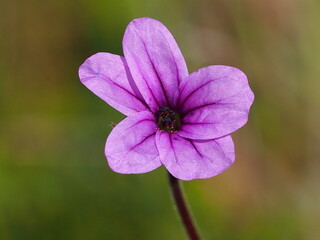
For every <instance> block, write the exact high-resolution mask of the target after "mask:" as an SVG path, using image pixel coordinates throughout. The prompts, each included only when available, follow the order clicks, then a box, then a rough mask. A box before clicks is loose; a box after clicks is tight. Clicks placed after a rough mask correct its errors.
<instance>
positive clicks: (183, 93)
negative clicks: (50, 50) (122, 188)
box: [79, 18, 254, 180]
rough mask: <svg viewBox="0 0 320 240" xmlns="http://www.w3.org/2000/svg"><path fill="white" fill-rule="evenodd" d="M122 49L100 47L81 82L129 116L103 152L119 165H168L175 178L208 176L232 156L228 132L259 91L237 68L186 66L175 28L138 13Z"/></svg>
mask: <svg viewBox="0 0 320 240" xmlns="http://www.w3.org/2000/svg"><path fill="white" fill-rule="evenodd" d="M123 51H124V57H121V56H118V55H113V54H110V53H97V54H95V55H93V56H91V57H90V58H88V59H87V60H86V61H85V62H84V63H83V64H82V65H81V67H80V69H79V76H80V79H81V82H82V83H83V84H84V85H85V86H86V87H87V88H89V89H90V90H91V91H92V92H93V93H94V94H96V95H97V96H98V97H100V98H101V99H102V100H104V101H105V102H107V103H108V104H109V105H111V106H112V107H113V108H115V109H117V110H118V111H120V112H121V113H123V114H124V115H126V116H127V117H126V118H125V119H124V120H123V121H122V122H120V123H119V124H117V125H116V127H115V128H114V129H113V130H112V132H111V133H110V135H109V137H108V139H107V142H106V147H105V154H106V157H107V160H108V163H109V166H110V167H111V169H113V170H114V171H115V172H119V173H145V172H148V171H152V170H154V169H156V168H158V167H159V166H161V165H164V166H165V167H166V168H167V170H168V171H169V172H170V173H171V174H172V175H173V176H175V177H176V178H179V179H182V180H191V179H197V178H209V177H212V176H215V175H217V174H219V173H221V172H222V171H224V170H225V169H227V168H228V167H229V166H230V165H231V164H232V163H233V162H234V158H235V156H234V144H233V141H232V138H231V136H230V134H231V133H232V132H234V131H235V130H237V129H239V128H240V127H242V126H243V125H244V124H245V123H246V122H247V120H248V112H249V108H250V106H251V104H252V102H253V99H254V95H253V93H252V91H251V89H250V87H249V85H248V81H247V77H246V75H245V74H244V73H243V72H241V71H240V70H239V69H237V68H233V67H228V66H220V65H216V66H208V67H205V68H202V69H200V70H198V71H196V72H194V73H191V74H190V75H189V74H188V70H187V66H186V63H185V60H184V58H183V56H182V54H181V52H180V49H179V47H178V45H177V43H176V42H175V40H174V38H173V36H172V35H171V34H170V32H169V31H168V29H167V28H166V27H165V26H164V25H163V24H162V23H160V22H159V21H157V20H154V19H151V18H139V19H135V20H133V21H132V22H130V23H129V25H128V27H127V29H126V31H125V34H124V37H123Z"/></svg>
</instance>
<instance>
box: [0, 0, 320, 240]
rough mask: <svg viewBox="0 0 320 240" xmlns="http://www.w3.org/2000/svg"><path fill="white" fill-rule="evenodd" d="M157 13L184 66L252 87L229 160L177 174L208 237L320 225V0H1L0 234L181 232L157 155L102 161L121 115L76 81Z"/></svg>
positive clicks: (170, 235) (305, 235) (306, 230)
mask: <svg viewBox="0 0 320 240" xmlns="http://www.w3.org/2000/svg"><path fill="white" fill-rule="evenodd" d="M142 16H149V17H153V18H156V19H158V20H160V21H162V22H163V23H164V24H165V25H166V26H167V27H168V28H169V29H170V30H171V32H172V33H173V35H174V36H175V38H176V40H177V42H178V43H179V45H180V47H181V50H182V52H183V54H184V56H185V58H186V61H187V64H188V66H189V70H190V72H192V71H194V70H196V69H198V68H201V67H204V66H206V65H211V64H225V65H231V66H235V67H238V68H240V69H242V70H243V71H244V72H245V73H246V74H247V75H248V77H249V82H250V84H251V86H252V88H253V90H254V92H255V96H256V99H255V103H254V105H253V110H252V112H251V115H250V120H249V122H248V124H247V125H246V126H245V127H244V128H242V129H241V130H239V131H238V132H237V133H235V134H234V135H233V136H234V140H235V143H236V151H237V155H236V159H237V160H236V163H235V164H234V165H233V166H232V167H231V168H230V169H229V170H227V171H226V172H224V173H223V174H221V175H219V176H217V177H215V178H212V179H206V180H196V181H191V182H185V183H184V186H185V190H186V194H187V197H188V199H189V202H190V205H191V207H192V209H193V212H194V215H195V217H196V219H197V220H198V225H199V227H200V229H201V231H202V233H203V236H204V237H205V239H220V240H227V239H230V240H235V239H236V240H238V239H239V240H241V239H243V240H250V239H252V240H253V239H260V240H264V239H266V240H269V239H292V240H294V239H297V240H298V239H303V240H317V239H318V238H319V236H320V231H319V228H318V219H319V218H320V211H319V207H318V203H319V201H320V190H319V187H318V183H319V180H320V174H319V170H320V163H319V145H320V144H319V143H320V141H319V140H320V131H319V130H320V128H319V122H320V106H319V105H320V94H319V93H320V81H319V76H320V68H319V67H318V65H319V62H320V61H319V60H320V59H319V58H320V57H319V52H320V49H319V48H320V44H319V42H320V31H319V30H318V25H317V23H318V22H319V20H320V17H319V16H320V2H319V1H316V0H306V1H299V0H293V1H289V0H271V1H262V0H261V1H260V0H257V1H256V0H234V1H233V0H227V1H225V0H213V1H211V0H200V1H199V0H197V1H196V0H184V1H183V0H174V1H172V0H171V1H169V0H164V1H160V0H154V1H147V0H135V1H133V0H119V1H111V0H93V1H84V0H79V1H76V0H68V1H63V0H57V1H48V0H44V1H40V0H28V1H23V0H1V1H0V54H1V58H0V78H1V81H0V108H1V115H0V116H1V117H0V239H4V240H11V239H14V240H16V239H17V240H20V239H23V240H25V239H48V240H49V239H68V240H69V239H77V240H81V239H94V240H98V239H115V240H116V239H139V240H140V239H153V240H157V239H159V240H160V239H175V240H179V239H184V238H185V236H184V233H183V230H182V227H181V224H180V223H179V221H178V218H177V216H176V213H175V211H174V208H173V207H172V202H171V199H170V195H169V191H168V186H167V179H166V172H165V170H164V169H163V168H160V169H158V170H156V171H153V172H151V173H148V174H143V175H119V174H116V173H113V172H112V171H111V170H110V169H109V168H108V167H107V164H106V161H105V157H104V153H103V151H104V144H105V139H106V137H107V135H108V133H109V132H110V130H111V127H110V123H111V122H118V121H120V120H121V119H122V118H123V116H121V115H120V114H119V113H118V112H117V111H115V110H113V109H112V108H110V107H109V106H107V104H105V103H104V102H103V101H101V100H100V99H98V98H97V97H96V96H94V95H93V94H92V93H90V92H89V91H88V90H87V89H86V88H85V87H83V86H82V85H81V84H80V82H79V80H78V76H77V71H78V67H79V66H80V64H81V63H82V62H83V61H84V60H85V59H86V58H87V57H89V56H90V55H92V54H94V53H96V52H99V51H105V52H112V53H115V54H122V46H121V40H122V35H123V32H124V30H125V27H126V25H127V24H128V23H129V21H130V20H132V19H133V18H137V17H142Z"/></svg>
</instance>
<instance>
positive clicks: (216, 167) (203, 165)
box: [156, 131, 234, 180]
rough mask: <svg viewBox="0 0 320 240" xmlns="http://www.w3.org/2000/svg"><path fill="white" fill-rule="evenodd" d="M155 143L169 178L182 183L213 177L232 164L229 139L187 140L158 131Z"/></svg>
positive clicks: (232, 149)
mask: <svg viewBox="0 0 320 240" xmlns="http://www.w3.org/2000/svg"><path fill="white" fill-rule="evenodd" d="M156 143H157V148H158V150H159V154H160V160H161V162H162V163H163V165H165V167H166V168H167V169H168V171H169V172H170V173H171V174H172V175H173V176H175V177H176V178H179V179H182V180H192V179H198V178H210V177H213V176H215V175H217V174H219V173H221V172H223V171H224V170H226V169H227V168H228V167H229V166H230V165H231V164H232V163H233V162H234V144H233V141H232V138H231V136H226V137H223V138H219V139H213V140H191V139H186V138H182V137H179V136H178V135H177V134H170V133H167V132H160V131H158V132H157V135H156Z"/></svg>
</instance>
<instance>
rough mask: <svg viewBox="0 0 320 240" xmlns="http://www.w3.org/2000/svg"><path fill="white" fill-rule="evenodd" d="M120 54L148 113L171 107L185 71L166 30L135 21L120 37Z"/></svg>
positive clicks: (148, 20) (149, 21)
mask: <svg viewBox="0 0 320 240" xmlns="http://www.w3.org/2000/svg"><path fill="white" fill-rule="evenodd" d="M123 51H124V56H125V58H126V60H127V62H128V66H129V68H130V71H131V73H132V76H133V78H134V81H135V82H136V84H137V86H138V88H139V90H140V92H141V93H142V95H143V97H144V99H145V101H146V102H147V104H148V105H149V106H150V107H151V109H152V110H153V111H155V110H157V109H158V108H160V107H165V106H168V107H170V106H171V107H172V103H173V96H174V94H175V92H176V90H177V89H178V86H179V83H180V82H181V81H182V80H183V79H185V78H186V76H187V75H188V70H187V66H186V63H185V60H184V58H183V56H182V54H181V52H180V49H179V47H178V45H177V43H176V41H175V40H174V38H173V36H172V35H171V33H170V32H169V31H168V29H167V28H166V27H165V26H164V25H163V24H162V23H161V22H159V21H157V20H154V19H151V18H139V19H135V20H133V21H132V22H131V23H130V24H129V25H128V27H127V29H126V32H125V34H124V38H123Z"/></svg>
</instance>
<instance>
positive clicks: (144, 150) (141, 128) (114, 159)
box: [105, 111, 161, 173]
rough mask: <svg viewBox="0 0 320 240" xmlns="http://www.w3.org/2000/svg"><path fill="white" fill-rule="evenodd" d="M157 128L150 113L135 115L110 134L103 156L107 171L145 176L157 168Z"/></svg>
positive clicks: (158, 163)
mask: <svg viewBox="0 0 320 240" xmlns="http://www.w3.org/2000/svg"><path fill="white" fill-rule="evenodd" d="M156 131H157V125H156V124H155V119H154V116H153V114H152V113H150V112H147V111H144V112H139V113H135V114H133V115H131V116H129V117H127V118H125V119H124V120H123V121H122V122H120V123H119V124H118V125H117V126H116V127H115V128H114V129H113V130H112V132H111V133H110V135H109V137H108V139H107V143H106V148H105V154H106V157H107V160H108V163H109V166H110V168H111V169H112V170H113V171H115V172H118V173H145V172H149V171H152V170H154V169H156V168H157V167H159V166H160V165H161V163H160V160H159V153H158V150H157V148H156V143H155V135H156Z"/></svg>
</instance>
